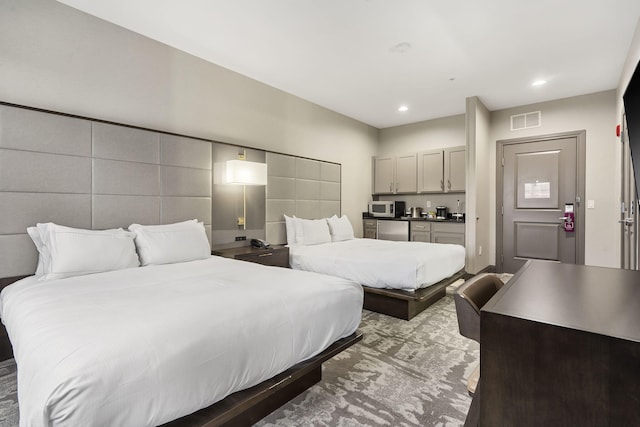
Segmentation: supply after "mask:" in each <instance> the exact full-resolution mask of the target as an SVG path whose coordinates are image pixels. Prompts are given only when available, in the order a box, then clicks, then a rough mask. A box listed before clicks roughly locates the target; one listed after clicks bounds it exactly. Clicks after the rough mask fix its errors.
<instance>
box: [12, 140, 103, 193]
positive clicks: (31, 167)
mask: <svg viewBox="0 0 640 427" xmlns="http://www.w3.org/2000/svg"><path fill="white" fill-rule="evenodd" d="M0 191H21V192H35V193H90V192H91V160H90V159H88V158H86V157H75V156H64V155H59V154H45V153H36V152H31V151H19V150H5V149H0Z"/></svg>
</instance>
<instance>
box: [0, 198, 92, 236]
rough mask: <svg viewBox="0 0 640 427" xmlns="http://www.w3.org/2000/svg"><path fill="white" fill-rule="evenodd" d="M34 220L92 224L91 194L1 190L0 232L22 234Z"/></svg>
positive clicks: (82, 224)
mask: <svg viewBox="0 0 640 427" xmlns="http://www.w3.org/2000/svg"><path fill="white" fill-rule="evenodd" d="M37 222H55V223H58V224H65V225H68V226H70V227H77V228H91V196H90V195H88V194H60V193H0V234H21V233H24V232H25V230H26V229H27V227H30V226H32V225H35V224H36V223H37Z"/></svg>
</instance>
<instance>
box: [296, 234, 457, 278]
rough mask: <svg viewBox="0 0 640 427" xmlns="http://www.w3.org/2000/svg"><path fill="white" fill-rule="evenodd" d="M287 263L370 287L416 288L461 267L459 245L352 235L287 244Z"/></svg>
mask: <svg viewBox="0 0 640 427" xmlns="http://www.w3.org/2000/svg"><path fill="white" fill-rule="evenodd" d="M289 263H290V264H291V268H294V269H296V270H304V271H314V272H316V273H323V274H329V275H332V276H336V277H343V278H345V279H350V280H354V281H356V282H358V283H360V284H361V285H365V286H370V287H373V288H391V289H405V290H416V289H418V288H423V287H426V286H429V285H433V284H435V283H437V282H439V281H441V280H443V279H446V278H447V277H450V276H452V275H453V274H455V273H456V272H458V271H459V270H462V269H463V268H464V263H465V250H464V247H462V246H460V245H449V244H442V243H425V242H396V241H390V240H376V239H352V240H345V241H343V242H333V243H323V244H319V245H289Z"/></svg>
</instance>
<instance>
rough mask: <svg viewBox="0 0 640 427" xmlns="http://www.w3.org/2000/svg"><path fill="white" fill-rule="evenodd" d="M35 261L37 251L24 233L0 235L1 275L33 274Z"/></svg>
mask: <svg viewBox="0 0 640 427" xmlns="http://www.w3.org/2000/svg"><path fill="white" fill-rule="evenodd" d="M37 263H38V252H37V251H36V247H35V246H34V245H33V242H32V241H31V239H30V238H29V236H28V235H27V234H26V233H25V234H9V235H0V272H1V273H2V274H1V277H12V276H25V275H28V274H33V273H34V272H35V271H36V265H37Z"/></svg>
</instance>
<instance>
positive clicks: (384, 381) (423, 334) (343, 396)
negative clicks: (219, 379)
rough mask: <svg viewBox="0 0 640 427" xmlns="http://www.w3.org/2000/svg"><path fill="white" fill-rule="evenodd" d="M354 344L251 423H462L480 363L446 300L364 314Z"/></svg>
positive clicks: (2, 382)
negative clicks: (405, 310) (408, 311)
mask: <svg viewBox="0 0 640 427" xmlns="http://www.w3.org/2000/svg"><path fill="white" fill-rule="evenodd" d="M360 330H361V331H362V332H363V333H364V338H363V340H362V341H361V342H359V343H358V344H356V345H354V346H353V347H351V348H350V349H348V350H347V351H344V352H342V353H341V354H339V355H338V356H336V357H334V358H333V359H331V360H329V361H327V362H325V364H324V367H323V374H322V375H323V378H322V381H321V382H320V383H318V384H316V385H315V386H313V387H311V388H310V389H309V390H307V391H306V392H305V393H303V394H301V395H300V396H298V397H297V398H296V399H294V400H292V401H291V402H289V403H287V404H286V405H284V406H283V407H281V408H280V409H278V410H276V411H275V412H273V413H272V414H271V415H269V416H268V417H266V418H265V419H263V420H262V421H260V422H259V423H258V424H256V426H260V427H266V426H291V427H293V426H296V427H298V426H342V427H348V426H391V427H404V426H407V427H408V426H420V427H425V426H461V425H463V424H464V419H465V417H466V413H467V410H468V409H469V405H470V404H471V398H470V397H469V395H468V394H467V387H466V378H467V377H468V376H469V375H470V374H471V372H472V371H473V369H474V368H475V366H476V363H477V362H478V358H479V346H478V344H477V343H476V342H474V341H471V340H468V339H466V338H464V337H462V336H461V335H460V334H459V333H458V323H457V318H456V311H455V306H454V303H453V298H452V297H450V296H446V297H444V298H442V299H441V300H440V301H438V302H437V303H435V304H434V305H432V306H431V307H429V308H427V309H426V310H425V311H423V312H422V313H420V314H419V315H418V316H416V317H414V318H413V319H412V320H411V321H409V322H407V321H404V320H398V319H394V318H392V317H389V316H385V315H383V314H378V313H373V312H370V311H364V312H363V318H362V324H361V325H360ZM17 425H18V400H17V394H16V366H15V363H14V361H13V360H9V361H6V362H3V363H0V427H15V426H17Z"/></svg>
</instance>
